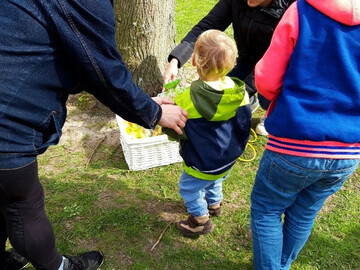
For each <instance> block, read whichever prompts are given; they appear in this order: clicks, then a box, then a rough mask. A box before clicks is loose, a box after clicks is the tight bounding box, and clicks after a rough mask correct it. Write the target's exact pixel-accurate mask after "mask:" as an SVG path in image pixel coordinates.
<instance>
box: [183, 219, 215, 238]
mask: <svg viewBox="0 0 360 270" xmlns="http://www.w3.org/2000/svg"><path fill="white" fill-rule="evenodd" d="M177 227H178V229H179V231H180V232H181V233H182V234H183V235H185V236H196V235H200V234H206V233H210V232H212V230H213V229H214V224H213V223H212V221H211V219H210V216H209V215H206V216H201V217H194V216H193V215H190V216H189V217H188V218H187V219H186V220H180V221H179V222H178V223H177Z"/></svg>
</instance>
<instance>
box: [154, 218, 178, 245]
mask: <svg viewBox="0 0 360 270" xmlns="http://www.w3.org/2000/svg"><path fill="white" fill-rule="evenodd" d="M171 223H173V221H170V222H169V223H168V224H167V225H166V227H165V229H164V230H163V231H162V232H161V234H160V236H159V239H158V240H157V241H156V243H155V244H154V245H153V246H152V248H151V249H150V251H153V250H154V248H155V247H156V246H157V245H158V244H159V243H160V241H161V239H162V237H163V236H164V234H165V232H166V230H167V229H168V228H169V226H170V225H171Z"/></svg>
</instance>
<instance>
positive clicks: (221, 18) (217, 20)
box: [163, 0, 232, 83]
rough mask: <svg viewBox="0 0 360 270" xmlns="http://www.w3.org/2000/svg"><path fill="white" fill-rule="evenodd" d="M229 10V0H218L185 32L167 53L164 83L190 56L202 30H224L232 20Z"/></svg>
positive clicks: (171, 77)
mask: <svg viewBox="0 0 360 270" xmlns="http://www.w3.org/2000/svg"><path fill="white" fill-rule="evenodd" d="M231 12H232V7H231V0H220V1H219V2H218V3H217V4H216V5H215V6H214V7H213V8H212V9H211V11H210V12H209V13H208V14H207V15H206V16H205V17H204V18H203V19H202V20H201V21H200V22H199V23H197V24H196V25H195V26H194V27H193V28H192V29H191V30H190V32H189V33H187V35H186V36H185V37H184V38H183V40H182V41H181V43H180V44H179V45H177V46H176V47H175V48H174V49H173V50H172V51H171V52H170V54H169V57H168V61H169V65H168V67H167V69H166V71H165V72H164V75H163V79H164V83H167V82H169V81H171V80H173V79H175V77H176V75H177V72H178V69H179V68H181V67H182V66H183V65H184V64H185V63H186V62H187V61H188V60H189V59H190V58H191V54H192V53H193V51H194V45H195V41H196V39H197V38H198V36H199V35H200V34H201V33H202V32H204V31H206V30H209V29H217V30H220V31H225V29H226V28H227V27H228V26H229V25H230V24H231V22H232V19H231V18H232V16H231Z"/></svg>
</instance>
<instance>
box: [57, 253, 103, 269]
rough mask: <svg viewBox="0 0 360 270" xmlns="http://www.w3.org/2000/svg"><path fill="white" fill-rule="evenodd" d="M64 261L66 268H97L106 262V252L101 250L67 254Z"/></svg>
mask: <svg viewBox="0 0 360 270" xmlns="http://www.w3.org/2000/svg"><path fill="white" fill-rule="evenodd" d="M64 257H65V258H66V260H65V261H64V269H65V270H95V269H98V268H99V267H100V266H101V265H102V263H103V262H104V254H103V253H102V252H101V251H89V252H85V253H82V254H79V255H77V256H66V255H64Z"/></svg>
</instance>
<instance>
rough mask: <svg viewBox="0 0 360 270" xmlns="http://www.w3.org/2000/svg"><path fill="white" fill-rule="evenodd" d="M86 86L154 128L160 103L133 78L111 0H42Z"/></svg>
mask: <svg viewBox="0 0 360 270" xmlns="http://www.w3.org/2000/svg"><path fill="white" fill-rule="evenodd" d="M42 3H43V6H44V8H45V9H47V13H48V14H49V20H50V22H51V24H52V25H51V28H53V29H51V30H53V31H54V34H55V35H56V36H58V38H59V41H60V44H61V47H62V48H61V49H62V50H64V52H65V54H66V57H67V58H68V59H70V61H71V63H72V65H73V66H72V69H73V70H74V71H75V76H78V78H79V80H80V81H81V84H82V85H83V87H84V90H85V91H87V92H89V93H91V94H93V95H94V96H95V97H96V98H97V99H98V100H100V101H101V102H102V103H103V104H104V105H106V106H107V107H109V108H110V110H112V111H113V112H114V113H116V114H118V115H120V116H121V117H123V118H124V119H126V120H129V121H131V122H135V123H138V124H140V125H143V126H145V127H149V128H154V127H155V125H156V124H157V122H158V121H159V120H160V118H161V107H160V106H159V105H158V104H156V102H154V101H153V100H152V99H151V98H150V97H149V96H148V95H147V94H146V93H144V92H143V91H142V90H141V89H140V88H139V87H138V86H137V85H136V84H135V83H134V82H133V80H132V75H131V73H130V71H129V70H128V69H127V67H126V64H125V63H124V62H123V61H122V58H121V55H120V54H119V52H118V50H117V46H116V42H115V18H114V12H113V6H112V1H111V0H92V1H87V0H57V1H47V0H44V1H42Z"/></svg>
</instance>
